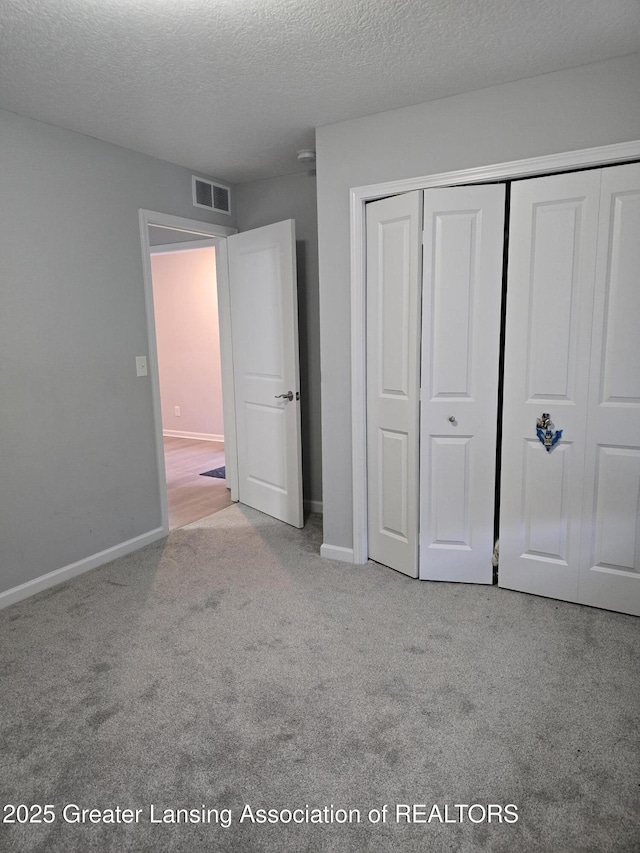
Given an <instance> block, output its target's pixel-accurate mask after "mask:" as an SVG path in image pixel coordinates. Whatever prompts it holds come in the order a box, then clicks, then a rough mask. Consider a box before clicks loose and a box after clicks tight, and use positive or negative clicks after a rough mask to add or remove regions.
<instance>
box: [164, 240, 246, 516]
mask: <svg viewBox="0 0 640 853" xmlns="http://www.w3.org/2000/svg"><path fill="white" fill-rule="evenodd" d="M149 238H150V244H151V245H150V252H151V274H152V288H153V302H154V315H155V331H156V341H157V355H158V374H159V381H160V400H161V409H162V434H163V447H164V457H165V471H166V487H167V503H168V509H169V528H170V529H171V530H174V529H175V528H177V527H184V526H185V525H186V524H189V523H191V522H193V521H198V520H199V519H201V518H205V517H206V516H208V515H212V514H213V513H215V512H218V511H219V510H221V509H224V508H225V507H227V506H229V505H230V504H231V503H232V501H231V498H230V495H229V490H228V488H227V482H226V469H225V458H224V419H223V412H224V407H223V399H222V370H221V360H220V333H219V323H218V297H217V280H216V248H215V240H214V239H210V238H207V239H202V238H201V237H200V235H194V234H186V233H185V232H182V231H176V230H175V229H170V228H161V227H159V226H156V225H152V226H149Z"/></svg>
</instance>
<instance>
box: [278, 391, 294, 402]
mask: <svg viewBox="0 0 640 853" xmlns="http://www.w3.org/2000/svg"><path fill="white" fill-rule="evenodd" d="M280 398H283V399H284V400H289V402H291V400H293V391H287V393H286V394H276V400H279V399H280Z"/></svg>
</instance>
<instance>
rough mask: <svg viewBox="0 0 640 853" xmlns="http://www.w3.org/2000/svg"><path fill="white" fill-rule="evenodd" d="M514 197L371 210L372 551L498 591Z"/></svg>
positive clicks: (409, 568)
mask: <svg viewBox="0 0 640 853" xmlns="http://www.w3.org/2000/svg"><path fill="white" fill-rule="evenodd" d="M504 192H505V191H504V187H503V186H497V185H495V186H482V187H454V188H446V189H431V190H425V192H424V228H425V230H424V238H423V239H422V237H423V235H422V228H421V223H422V219H423V209H422V195H423V194H422V193H420V192H413V193H407V194H405V195H400V196H395V197H393V198H388V199H383V200H381V201H377V202H373V203H370V204H368V205H367V468H368V516H369V531H368V532H369V556H370V557H371V559H373V560H376V561H378V562H380V563H383V564H384V565H386V566H390V567H391V568H393V569H397V570H398V571H401V572H404V573H405V574H408V575H410V576H412V577H417V576H418V573H419V574H420V577H421V578H422V579H431V580H451V581H466V582H471V583H491V582H492V566H491V555H492V552H493V513H494V490H495V457H496V424H497V390H498V360H499V347H500V299H501V290H502V254H503V249H502V247H503V235H504ZM423 242H424V275H423V273H422V264H421V246H422V243H423ZM421 292H422V294H423V295H422V299H421ZM421 302H422V319H421ZM421 335H422V392H420V336H421ZM420 395H422V402H421V403H420ZM420 410H421V411H422V414H421V415H420ZM419 528H420V530H419ZM418 545H419V546H420V558H419V559H418Z"/></svg>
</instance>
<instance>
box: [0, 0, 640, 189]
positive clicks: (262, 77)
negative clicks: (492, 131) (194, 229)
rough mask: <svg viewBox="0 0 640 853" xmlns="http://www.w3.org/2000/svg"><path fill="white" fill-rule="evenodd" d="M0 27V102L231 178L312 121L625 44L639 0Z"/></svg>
mask: <svg viewBox="0 0 640 853" xmlns="http://www.w3.org/2000/svg"><path fill="white" fill-rule="evenodd" d="M0 24H1V25H2V30H1V33H0V106H1V107H4V108H6V109H9V110H13V111H15V112H19V113H23V114H24V115H28V116H32V117H34V118H37V119H40V120H42V121H46V122H50V123H52V124H56V125H60V126H62V127H66V128H69V129H71V130H76V131H79V132H81V133H86V134H89V135H90V136H95V137H98V138H99V139H104V140H107V141H109V142H115V143H117V144H118V145H123V146H125V147H127V148H132V149H134V150H136V151H142V152H144V153H146V154H151V155H153V156H155V157H160V158H162V159H164V160H169V161H171V162H173V163H179V164H181V165H183V166H187V167H189V168H192V169H194V170H197V171H199V172H200V173H202V174H204V175H210V176H215V177H218V178H221V179H224V180H227V181H229V182H232V183H236V182H242V181H248V180H253V179H256V178H263V177H269V176H273V175H279V174H287V173H291V172H295V171H298V170H300V169H301V168H303V167H300V166H299V165H298V163H297V161H296V151H297V150H298V149H300V148H303V147H312V146H313V144H314V128H315V127H317V126H319V125H323V124H329V123H332V122H336V121H341V120H343V119H347V118H354V117H357V116H363V115H368V114H370V113H376V112H381V111H383V110H388V109H393V108H395V107H401V106H407V105H409V104H416V103H421V102H423V101H429V100H433V99H436V98H442V97H445V96H447V95H452V94H457V93H460V92H469V91H473V90H474V89H480V88H483V87H485V86H491V85H495V84H498V83H505V82H508V81H511V80H517V79H522V78H525V77H532V76H535V75H537V74H543V73H546V72H548V71H555V70H558V69H561V68H569V67H575V66H578V65H584V64H586V63H589V62H596V61H598V60H602V59H608V58H611V57H615V56H622V55H624V54H629V53H635V52H637V51H639V50H640V2H639V0H0ZM639 85H640V81H639Z"/></svg>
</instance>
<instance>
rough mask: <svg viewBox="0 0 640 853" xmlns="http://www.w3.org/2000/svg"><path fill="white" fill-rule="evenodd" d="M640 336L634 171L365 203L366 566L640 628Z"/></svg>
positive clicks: (639, 188)
mask: <svg viewBox="0 0 640 853" xmlns="http://www.w3.org/2000/svg"><path fill="white" fill-rule="evenodd" d="M509 194H510V204H509V205H508V208H509V209H508V214H507V219H506V222H505V211H506V208H507V205H506V204H505V200H506V197H507V195H509ZM505 224H506V226H507V227H506V228H505ZM506 234H508V237H506V236H505V235H506ZM421 236H422V239H420V237H421ZM505 241H506V242H505ZM503 259H506V260H507V263H506V270H505V265H504V263H503ZM505 273H506V321H505V341H504V346H503V348H502V349H501V333H500V330H501V310H505V306H504V302H503V290H504V287H503V281H504V276H505ZM501 306H502V309H501ZM639 319H640V165H638V164H631V165H624V166H613V167H607V168H604V169H592V170H587V171H582V172H573V173H568V174H559V175H553V176H549V177H541V178H532V179H526V180H519V181H514V182H513V183H512V184H511V185H510V193H509V191H508V189H507V187H506V186H505V185H504V184H492V185H489V184H488V185H478V186H462V187H451V188H438V189H428V190H424V191H423V192H422V191H414V192H411V193H407V194H404V195H399V196H395V197H393V198H387V199H382V200H380V201H376V202H371V203H369V204H368V205H367V471H368V519H369V530H368V533H369V555H370V557H371V559H374V560H377V561H378V562H381V563H383V564H385V565H388V566H390V567H391V568H395V569H397V570H399V571H403V572H405V573H406V574H409V575H411V576H414V577H416V576H419V577H420V578H422V579H431V580H448V581H463V582H475V583H491V582H492V581H493V569H492V565H491V557H492V553H493V547H494V501H495V493H496V484H497V483H498V482H499V485H500V515H499V537H500V561H499V562H500V565H499V576H498V582H499V585H500V586H503V587H507V588H509V589H515V590H521V591H523V592H531V593H535V594H538V595H545V596H550V597H553V598H558V599H563V600H566V601H574V602H580V603H584V604H590V605H594V606H597V607H602V608H606V609H612V610H618V611H621V612H626V613H634V614H638V615H640V560H639V550H640V529H639V516H640V513H639V504H640V335H639V334H638V331H637V326H638V320H639ZM501 357H502V361H503V363H504V369H503V373H502V377H501V375H500V363H501ZM501 381H502V382H503V400H502V405H501V406H499V401H498V396H499V389H500V383H501ZM500 427H501V428H500ZM560 431H561V432H560ZM498 437H500V438H499V443H498ZM545 442H546V444H545ZM498 467H499V469H500V470H499V478H498V477H497V476H496V471H497V468H498Z"/></svg>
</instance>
